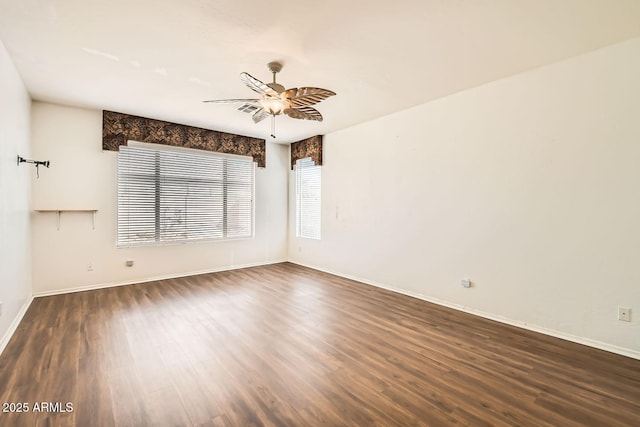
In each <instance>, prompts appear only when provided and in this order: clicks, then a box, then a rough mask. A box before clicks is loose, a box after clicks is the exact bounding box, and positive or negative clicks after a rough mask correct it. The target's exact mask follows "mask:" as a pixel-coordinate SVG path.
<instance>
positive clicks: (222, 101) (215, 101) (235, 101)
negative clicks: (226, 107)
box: [202, 99, 260, 104]
mask: <svg viewBox="0 0 640 427" xmlns="http://www.w3.org/2000/svg"><path fill="white" fill-rule="evenodd" d="M258 101H260V100H259V99H211V100H209V101H202V102H210V103H212V104H241V103H248V104H251V103H257V102H258Z"/></svg>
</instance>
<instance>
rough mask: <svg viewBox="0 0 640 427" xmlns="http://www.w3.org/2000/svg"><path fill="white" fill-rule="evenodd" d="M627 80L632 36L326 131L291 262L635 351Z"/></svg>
mask: <svg viewBox="0 0 640 427" xmlns="http://www.w3.org/2000/svg"><path fill="white" fill-rule="evenodd" d="M638 76H640V39H633V40H630V41H627V42H624V43H620V44H617V45H613V46H610V47H607V48H605V49H602V50H599V51H595V52H592V53H589V54H586V55H582V56H579V57H575V58H573V59H570V60H566V61H563V62H560V63H557V64H553V65H550V66H547V67H544V68H540V69H536V70H533V71H530V72H527V73H523V74H520V75H516V76H513V77H510V78H506V79H503V80H500V81H496V82H493V83H491V84H487V85H484V86H482V87H478V88H475V89H471V90H468V91H465V92H462V93H458V94H456V95H454V96H450V97H447V98H445V99H441V100H438V101H435V102H431V103H427V104H424V105H421V106H419V107H416V108H413V109H410V110H407V111H403V112H400V113H397V114H394V115H390V116H387V117H383V118H381V119H378V120H375V121H372V122H368V123H365V124H362V125H359V126H355V127H352V128H349V129H346V130H344V131H340V132H335V133H332V134H329V135H327V136H326V137H325V145H324V166H323V172H322V179H323V181H322V185H323V187H322V191H323V193H322V197H323V199H322V215H323V218H322V240H321V241H313V240H306V239H299V238H296V237H295V228H294V225H295V224H294V223H293V221H292V223H291V224H290V228H289V235H290V238H289V256H290V258H291V260H292V261H294V262H298V263H301V264H306V265H310V266H315V267H318V268H320V269H323V270H327V271H331V272H336V273H339V274H342V275H345V276H350V277H355V278H360V279H363V280H365V281H368V282H370V283H375V284H378V285H380V286H384V287H389V288H393V289H396V290H399V291H401V292H405V293H408V294H412V295H418V296H421V297H423V298H425V299H428V300H432V301H438V302H440V303H444V304H445V305H450V306H454V307H457V308H461V309H464V310H467V311H471V312H475V313H479V314H483V315H485V316H488V317H493V318H496V319H500V320H502V321H505V322H510V323H514V324H518V325H521V326H527V327H530V328H532V329H536V330H543V331H545V332H547V333H550V334H553V335H557V336H562V337H566V338H570V339H573V340H575V341H579V342H583V343H588V344H591V345H594V346H597V347H601V348H607V349H610V350H613V351H617V352H620V353H623V354H628V355H632V356H634V357H640V79H639V78H638ZM416 90H418V89H416ZM289 183H290V196H291V197H290V203H289V204H290V206H289V208H290V216H291V218H294V216H293V212H294V211H293V209H294V205H293V202H294V200H295V198H294V197H293V194H294V190H295V189H294V181H293V173H290V181H289ZM464 277H469V278H470V279H471V280H472V282H473V287H472V288H470V289H464V288H462V287H461V286H460V284H459V282H460V279H461V278H464ZM618 305H623V306H627V307H631V308H632V310H633V312H632V314H633V319H632V320H633V321H632V322H631V323H626V322H621V321H618V320H617V317H616V316H617V306H618Z"/></svg>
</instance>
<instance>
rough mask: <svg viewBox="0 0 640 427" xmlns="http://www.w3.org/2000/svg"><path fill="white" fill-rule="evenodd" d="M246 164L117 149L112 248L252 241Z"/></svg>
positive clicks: (250, 174) (250, 176)
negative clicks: (114, 240) (115, 224)
mask: <svg viewBox="0 0 640 427" xmlns="http://www.w3.org/2000/svg"><path fill="white" fill-rule="evenodd" d="M253 193H254V166H253V160H252V159H250V158H242V157H231V156H225V155H218V154H214V153H208V152H196V151H191V150H172V149H154V148H148V147H147V146H144V147H143V146H139V145H129V146H121V147H120V152H119V154H118V246H134V245H152V244H162V243H173V242H186V241H195V240H211V239H232V238H242V237H251V236H253V199H254V197H253Z"/></svg>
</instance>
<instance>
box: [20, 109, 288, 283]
mask: <svg viewBox="0 0 640 427" xmlns="http://www.w3.org/2000/svg"><path fill="white" fill-rule="evenodd" d="M32 122H33V125H32V150H33V156H35V157H37V158H39V159H46V160H50V161H51V167H50V168H49V169H42V168H41V170H40V179H34V180H33V196H32V207H33V209H70V208H82V209H98V212H97V214H96V221H95V229H92V219H91V215H90V214H86V213H63V214H62V216H61V219H60V230H59V231H58V230H57V229H56V215H55V214H53V213H34V214H33V220H32V231H33V239H32V247H33V251H32V261H33V290H34V294H35V295H39V294H40V295H41V294H46V293H55V292H59V291H64V290H69V289H78V288H90V287H95V286H102V285H109V284H121V283H129V282H136V281H140V280H147V279H150V278H157V277H171V276H178V275H187V274H191V273H197V272H205V271H215V270H221V269H228V268H233V267H238V266H244V265H255V264H266V263H270V262H276V261H281V260H284V259H286V250H287V237H286V236H287V228H286V224H287V209H286V206H287V173H286V167H287V161H288V153H287V149H286V147H284V146H280V145H275V144H268V145H267V167H266V168H264V169H261V168H256V228H255V238H254V239H248V240H238V241H232V242H216V243H196V244H178V245H167V246H155V247H142V248H140V247H138V248H124V249H118V248H116V234H115V233H116V184H117V182H116V159H117V154H116V152H110V151H104V152H103V151H102V112H101V111H97V110H84V109H78V108H71V107H63V106H59V105H54V104H48V103H41V102H34V104H33V109H32ZM127 259H133V260H134V262H135V264H134V266H133V267H126V266H125V261H126V260H127ZM89 264H91V265H92V268H93V271H88V265H89Z"/></svg>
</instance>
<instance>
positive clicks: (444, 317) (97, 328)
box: [0, 263, 640, 426]
mask: <svg viewBox="0 0 640 427" xmlns="http://www.w3.org/2000/svg"><path fill="white" fill-rule="evenodd" d="M0 402H14V403H19V402H25V403H28V404H29V405H30V407H31V411H30V412H29V413H0V425H2V426H22V425H24V426H36V425H38V426H67V425H69V426H75V425H77V426H145V425H149V426H244V425H252V426H261V425H265V426H373V425H375V426H412V425H429V426H451V425H470V426H485V425H487V426H488V425H493V426H500V425H509V426H515V425H517V426H585V425H586V426H639V425H640V361H638V360H634V359H630V358H626V357H622V356H618V355H614V354H611V353H607V352H604V351H600V350H595V349H592V348H587V347H584V346H581V345H577V344H573V343H569V342H566V341H562V340H559V339H555V338H551V337H547V336H543V335H538V334H535V333H532V332H529V331H524V330H520V329H517V328H514V327H510V326H506V325H502V324H499V323H495V322H492V321H489V320H485V319H481V318H477V317H474V316H471V315H467V314H464V313H460V312H456V311H454V310H449V309H446V308H442V307H439V306H436V305H433V304H429V303H426V302H424V301H420V300H417V299H413V298H409V297H406V296H402V295H398V294H394V293H392V292H388V291H385V290H381V289H377V288H374V287H370V286H367V285H363V284H359V283H357V282H353V281H350V280H346V279H342V278H338V277H335V276H331V275H328V274H325V273H320V272H317V271H314V270H310V269H306V268H303V267H299V266H296V265H293V264H287V263H285V264H277V265H273V266H265V267H257V268H249V269H243V270H236V271H231V272H223V273H215V274H206V275H200V276H193V277H188V278H182V279H174V280H163V281H158V282H153V283H146V284H139V285H132V286H123V287H118V288H110V289H103V290H97V291H89V292H80V293H75V294H67V295H59V296H52V297H45V298H37V299H35V300H34V302H33V304H32V305H31V308H30V309H29V311H28V312H27V314H26V316H25V318H24V320H23V321H22V323H21V325H20V326H19V328H18V330H17V331H16V333H15V335H14V337H13V339H12V340H11V342H10V343H9V345H8V347H7V348H6V350H5V352H4V353H3V355H2V356H1V357H0ZM40 402H53V403H55V402H60V404H61V405H65V404H66V403H67V402H69V403H71V404H72V405H73V411H72V412H66V413H61V412H55V413H49V412H44V411H42V408H41V405H40ZM35 403H39V405H38V406H39V408H38V409H40V412H33V410H32V409H33V405H34V404H35ZM63 407H64V406H63ZM14 409H15V407H14ZM54 409H60V408H59V407H58V408H55V407H54Z"/></svg>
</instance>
